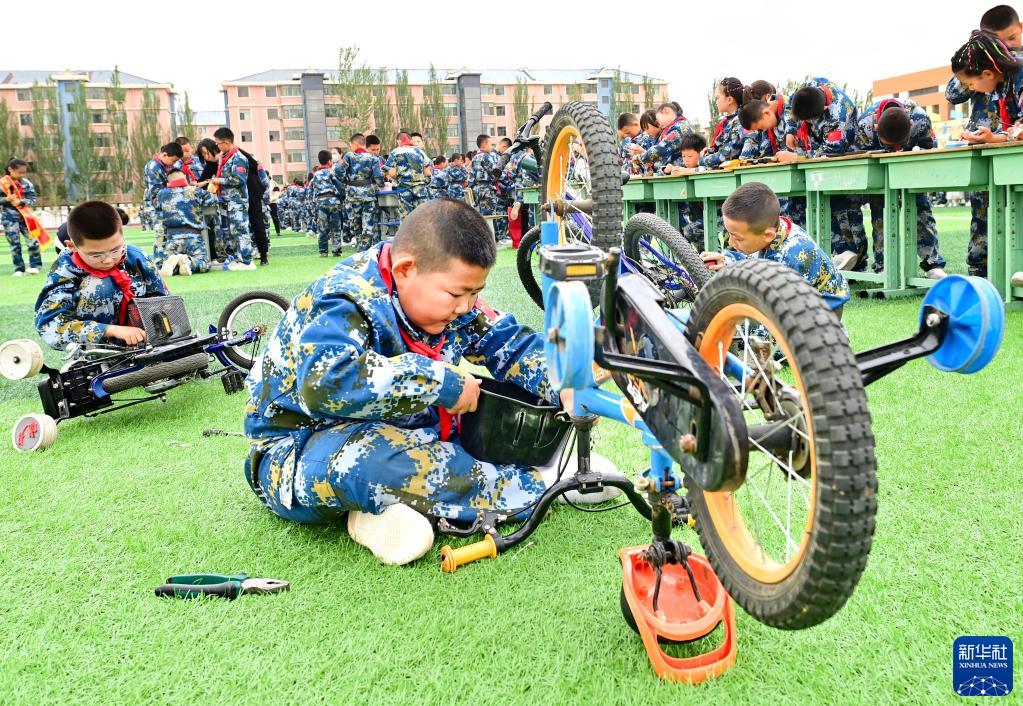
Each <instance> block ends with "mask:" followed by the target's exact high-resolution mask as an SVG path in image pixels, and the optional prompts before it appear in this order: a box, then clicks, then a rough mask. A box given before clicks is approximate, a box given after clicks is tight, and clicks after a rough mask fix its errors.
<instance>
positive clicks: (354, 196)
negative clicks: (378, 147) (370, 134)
mask: <svg viewBox="0 0 1023 706" xmlns="http://www.w3.org/2000/svg"><path fill="white" fill-rule="evenodd" d="M350 144H351V146H352V149H351V151H349V152H346V153H345V156H344V157H343V158H342V159H341V161H340V162H338V163H337V165H336V166H335V167H334V168H335V170H337V173H338V176H339V177H340V179H341V181H343V182H344V184H345V223H346V224H347V226H348V228H349V235H350V236H351V237H352V239H353V240H355V249H356V250H358V251H362V250H366V249H367V248H370V247H372V246H373V245H374V244H376V242H377V240H378V236H377V228H376V211H377V189H378V188H379V187H381V186H383V184H384V172H383V168H382V163H381V161H380V157H378V156H377V155H375V154H373V153H371V152H369V151H368V150H367V149H366V137H365V136H364V135H363V134H362V133H356V134H354V135H352V137H351V141H350ZM377 144H379V142H378V143H377Z"/></svg>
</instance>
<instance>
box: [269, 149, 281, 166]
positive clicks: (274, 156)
mask: <svg viewBox="0 0 1023 706" xmlns="http://www.w3.org/2000/svg"><path fill="white" fill-rule="evenodd" d="M280 163H281V155H280V154H278V153H277V152H271V153H270V164H280Z"/></svg>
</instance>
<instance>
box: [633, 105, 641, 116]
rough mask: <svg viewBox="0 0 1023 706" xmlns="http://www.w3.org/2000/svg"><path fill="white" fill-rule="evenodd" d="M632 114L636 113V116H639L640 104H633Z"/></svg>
mask: <svg viewBox="0 0 1023 706" xmlns="http://www.w3.org/2000/svg"><path fill="white" fill-rule="evenodd" d="M632 112H633V113H635V114H636V115H639V103H633V104H632Z"/></svg>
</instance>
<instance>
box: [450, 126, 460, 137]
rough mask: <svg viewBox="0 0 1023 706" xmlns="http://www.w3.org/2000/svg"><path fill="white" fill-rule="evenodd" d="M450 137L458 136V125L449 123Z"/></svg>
mask: <svg viewBox="0 0 1023 706" xmlns="http://www.w3.org/2000/svg"><path fill="white" fill-rule="evenodd" d="M448 137H458V126H457V125H448Z"/></svg>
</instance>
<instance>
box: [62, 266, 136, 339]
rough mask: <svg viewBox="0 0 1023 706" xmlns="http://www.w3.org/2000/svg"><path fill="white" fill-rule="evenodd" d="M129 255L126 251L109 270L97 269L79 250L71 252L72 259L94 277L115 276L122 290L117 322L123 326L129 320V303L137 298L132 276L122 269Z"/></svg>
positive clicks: (115, 282)
mask: <svg viewBox="0 0 1023 706" xmlns="http://www.w3.org/2000/svg"><path fill="white" fill-rule="evenodd" d="M127 256H128V255H127V253H125V255H124V257H122V258H121V259H120V261H118V263H117V264H116V265H114V266H113V267H111V268H110V269H109V270H97V269H96V268H95V267H92V266H91V265H88V264H86V262H85V258H83V257H82V256H81V254H80V253H79V252H78V251H77V250H75V251H74V252H73V253H71V261H72V262H73V263H75V264H76V265H78V266H79V267H81V268H82V269H83V270H85V271H86V272H87V273H89V274H90V275H92V276H93V277H99V278H100V279H106V278H107V277H112V278H113V280H114V284H116V285H117V288H118V289H120V290H121V307H120V309H119V311H118V312H117V323H118V324H120V325H121V326H123V325H124V324H125V322H126V321H127V320H128V303H129V302H130V301H131V300H132V299H134V298H135V293H134V292H132V291H131V277H130V276H129V275H128V273H127V272H125V271H124V270H123V269H122V266H123V265H124V260H125V258H126V257H127Z"/></svg>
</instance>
